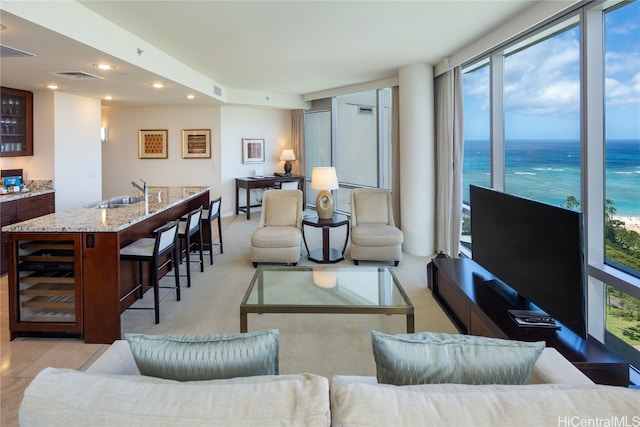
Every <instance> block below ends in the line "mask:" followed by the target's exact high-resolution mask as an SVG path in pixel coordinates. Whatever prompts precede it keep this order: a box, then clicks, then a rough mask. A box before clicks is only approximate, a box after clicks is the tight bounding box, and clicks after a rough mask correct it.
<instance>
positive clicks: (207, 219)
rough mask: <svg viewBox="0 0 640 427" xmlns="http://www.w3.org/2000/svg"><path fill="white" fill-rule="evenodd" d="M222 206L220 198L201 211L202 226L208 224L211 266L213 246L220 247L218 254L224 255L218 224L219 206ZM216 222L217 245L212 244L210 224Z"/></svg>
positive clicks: (220, 228)
mask: <svg viewBox="0 0 640 427" xmlns="http://www.w3.org/2000/svg"><path fill="white" fill-rule="evenodd" d="M221 204H222V196H220V197H218V198H217V199H214V200H212V201H211V203H209V209H203V210H202V224H203V225H204V224H205V223H209V242H210V243H209V262H210V263H211V265H213V245H216V246H220V253H221V254H222V253H224V249H223V247H222V224H221V223H220V205H221ZM216 219H217V220H218V243H213V229H212V228H211V223H212V222H213V221H214V220H216Z"/></svg>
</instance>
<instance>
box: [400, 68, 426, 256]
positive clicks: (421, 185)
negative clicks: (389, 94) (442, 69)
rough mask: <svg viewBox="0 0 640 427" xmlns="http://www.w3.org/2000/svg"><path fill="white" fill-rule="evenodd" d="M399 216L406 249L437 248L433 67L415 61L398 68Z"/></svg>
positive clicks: (421, 253)
mask: <svg viewBox="0 0 640 427" xmlns="http://www.w3.org/2000/svg"><path fill="white" fill-rule="evenodd" d="M398 77H399V83H400V84H399V86H400V99H399V108H400V144H399V145H400V148H399V151H400V165H399V167H400V217H401V227H402V231H403V232H404V245H403V250H404V251H405V252H407V253H409V254H411V255H416V256H430V255H432V254H433V253H434V252H435V146H434V127H433V124H434V118H433V108H434V106H433V68H432V66H431V65H427V64H414V65H408V66H406V67H403V68H401V69H400V71H399V75H398Z"/></svg>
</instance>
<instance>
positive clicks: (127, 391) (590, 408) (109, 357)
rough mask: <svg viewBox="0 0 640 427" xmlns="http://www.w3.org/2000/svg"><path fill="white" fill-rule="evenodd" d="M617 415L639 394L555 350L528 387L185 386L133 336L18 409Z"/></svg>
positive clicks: (212, 421) (632, 408) (423, 418)
mask: <svg viewBox="0 0 640 427" xmlns="http://www.w3.org/2000/svg"><path fill="white" fill-rule="evenodd" d="M614 418H615V419H616V420H623V421H624V422H626V423H627V424H618V425H639V423H640V392H638V391H635V390H630V389H626V388H623V387H612V386H602V385H595V384H593V382H591V381H590V380H589V378H587V377H586V376H585V375H584V374H582V373H581V372H580V371H579V370H578V369H576V368H575V367H573V365H572V364H571V363H569V362H568V361H567V360H566V359H564V358H563V357H562V356H561V355H560V354H559V353H558V352H557V351H556V350H554V349H551V348H546V349H545V350H544V351H543V353H542V355H541V356H540V358H539V359H538V361H537V363H536V365H535V367H534V369H533V372H532V374H531V377H530V380H529V384H528V385H524V386H500V385H458V384H436V385H418V386H401V387H397V386H391V385H382V384H377V382H376V379H375V377H354V376H335V377H333V378H332V380H331V384H330V387H329V381H328V379H326V378H324V377H320V376H317V375H312V374H300V375H280V376H262V377H247V378H236V379H232V380H213V381H198V382H186V383H180V382H176V381H169V380H163V379H158V378H150V377H144V376H140V374H139V371H138V369H137V367H136V364H135V361H134V359H133V356H132V354H131V352H130V350H129V344H128V343H127V342H126V341H116V342H115V343H114V344H113V345H112V346H111V347H110V348H109V349H108V350H107V351H106V352H105V353H104V354H103V355H102V356H101V357H100V358H98V359H97V360H96V361H95V363H93V364H92V365H91V366H90V367H89V368H88V369H87V371H86V372H80V371H74V370H69V369H53V368H47V369H45V370H43V371H42V372H41V373H40V374H38V376H37V377H36V378H35V379H34V381H33V382H32V384H31V385H30V386H29V387H28V388H27V390H26V391H25V395H24V399H23V401H22V404H21V406H20V412H19V420H20V425H21V426H43V425H47V426H56V425H65V426H74V425H78V426H86V425H92V426H95V425H108V426H113V425H127V426H138V425H139V426H143V425H144V426H147V425H180V426H196V425H213V426H271V425H279V426H283V425H289V426H298V425H300V426H302V425H304V426H329V425H332V426H353V425H358V426H391V425H393V426H414V425H420V426H427V425H434V426H435V425H437V426H443V425H456V426H461V425H465V426H472V425H480V426H501V425H504V426H516V425H527V426H540V425H551V426H563V425H565V426H572V425H587V424H580V423H581V422H590V421H589V420H605V419H606V420H610V421H611V420H613V419H614ZM582 420H586V421H582ZM591 422H593V421H591ZM596 422H597V421H596ZM599 422H601V423H602V422H607V421H599ZM618 422H620V421H618ZM633 423H635V424H633ZM589 425H594V424H589ZM596 425H600V424H596ZM601 425H605V424H601Z"/></svg>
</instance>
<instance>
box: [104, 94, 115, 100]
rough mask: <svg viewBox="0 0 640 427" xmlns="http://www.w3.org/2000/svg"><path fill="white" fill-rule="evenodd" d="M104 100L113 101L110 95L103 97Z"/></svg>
mask: <svg viewBox="0 0 640 427" xmlns="http://www.w3.org/2000/svg"><path fill="white" fill-rule="evenodd" d="M104 99H106V100H107V101H111V100H112V99H113V96H111V95H106V96H105V97H104Z"/></svg>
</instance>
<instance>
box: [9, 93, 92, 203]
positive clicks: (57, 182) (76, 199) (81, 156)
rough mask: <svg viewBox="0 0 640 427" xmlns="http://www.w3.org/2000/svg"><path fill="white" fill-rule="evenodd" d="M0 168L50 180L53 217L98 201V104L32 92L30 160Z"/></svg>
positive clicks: (18, 159)
mask: <svg viewBox="0 0 640 427" xmlns="http://www.w3.org/2000/svg"><path fill="white" fill-rule="evenodd" d="M0 167H1V168H2V169H13V168H21V169H23V173H24V178H25V179H30V180H53V183H54V187H55V190H56V196H55V200H56V211H57V212H60V211H63V210H67V209H71V208H75V207H78V206H82V205H84V204H87V203H90V202H92V201H95V200H100V198H101V180H102V162H101V153H100V100H97V99H91V98H85V97H81V96H75V95H69V94H66V93H62V92H50V91H39V92H34V94H33V156H24V157H13V158H3V159H2V163H1V165H0Z"/></svg>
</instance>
